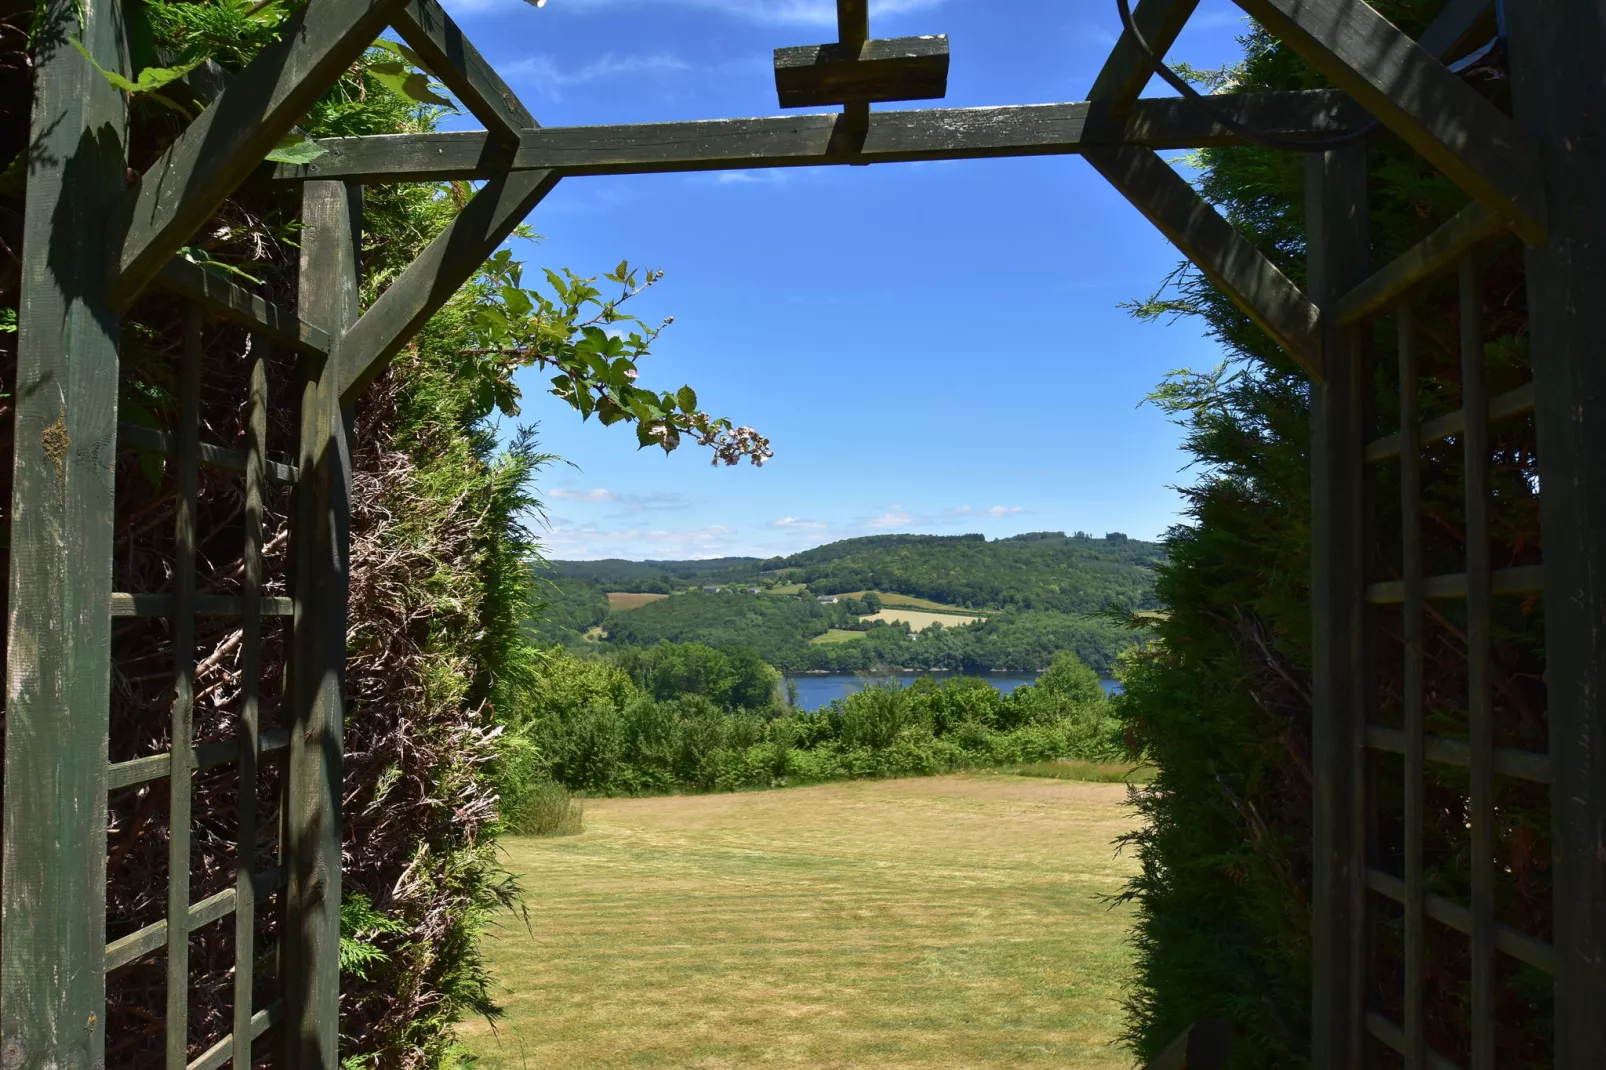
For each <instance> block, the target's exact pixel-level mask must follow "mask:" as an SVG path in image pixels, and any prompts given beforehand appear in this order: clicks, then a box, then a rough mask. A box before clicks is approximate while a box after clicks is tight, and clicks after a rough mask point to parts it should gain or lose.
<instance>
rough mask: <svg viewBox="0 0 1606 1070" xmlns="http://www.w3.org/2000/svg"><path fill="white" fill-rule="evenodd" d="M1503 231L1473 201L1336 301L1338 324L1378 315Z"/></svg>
mask: <svg viewBox="0 0 1606 1070" xmlns="http://www.w3.org/2000/svg"><path fill="white" fill-rule="evenodd" d="M1505 229H1506V227H1505V224H1504V223H1503V222H1502V221H1501V220H1500V219H1499V218H1498V217H1496V216H1495V215H1494V214H1493V213H1491V212H1490V211H1489V210H1488V209H1487V208H1485V207H1484V206H1483V205H1481V204H1478V203H1477V202H1476V201H1474V202H1473V203H1472V204H1469V205H1467V206H1466V207H1465V208H1463V209H1461V211H1459V212H1457V213H1456V214H1455V215H1453V216H1451V217H1450V218H1449V219H1448V220H1447V221H1446V222H1445V223H1444V225H1443V226H1441V227H1439V229H1437V230H1435V231H1434V232H1433V233H1432V234H1429V235H1428V236H1427V237H1426V238H1423V239H1422V240H1421V241H1420V242H1418V243H1417V244H1415V245H1413V246H1412V247H1411V248H1409V249H1407V250H1406V251H1405V252H1403V253H1401V254H1400V255H1399V256H1398V257H1396V258H1395V259H1394V260H1393V261H1391V262H1390V263H1388V264H1385V265H1384V266H1383V267H1381V268H1379V269H1378V270H1377V271H1375V272H1373V273H1372V274H1371V275H1370V276H1369V277H1368V278H1366V279H1365V280H1364V281H1363V282H1361V283H1360V285H1358V286H1356V287H1355V288H1354V289H1353V290H1351V291H1350V292H1349V293H1347V294H1345V295H1344V296H1343V297H1342V298H1340V299H1339V302H1338V308H1337V313H1336V314H1337V316H1338V322H1339V323H1340V324H1342V325H1343V326H1346V327H1348V326H1350V325H1352V324H1356V323H1359V322H1361V321H1362V320H1364V319H1369V318H1371V317H1372V316H1376V315H1378V314H1379V313H1381V312H1383V311H1384V310H1385V309H1387V308H1389V307H1390V306H1391V305H1393V304H1395V303H1396V302H1398V301H1399V300H1400V299H1402V298H1403V297H1405V296H1406V295H1407V294H1409V293H1410V292H1411V291H1412V290H1414V289H1416V288H1417V287H1418V286H1421V285H1422V284H1423V283H1425V282H1428V281H1429V280H1431V279H1435V278H1437V277H1439V276H1440V275H1442V274H1444V273H1446V272H1448V271H1451V270H1453V269H1454V268H1455V267H1456V265H1457V264H1459V263H1460V262H1461V259H1462V258H1463V257H1464V256H1466V254H1467V253H1469V252H1471V251H1472V250H1473V249H1476V248H1477V247H1478V246H1479V245H1481V244H1482V243H1483V242H1485V241H1487V240H1488V239H1490V238H1492V237H1494V236H1495V235H1496V234H1500V233H1502V232H1503V231H1504V230H1505Z"/></svg>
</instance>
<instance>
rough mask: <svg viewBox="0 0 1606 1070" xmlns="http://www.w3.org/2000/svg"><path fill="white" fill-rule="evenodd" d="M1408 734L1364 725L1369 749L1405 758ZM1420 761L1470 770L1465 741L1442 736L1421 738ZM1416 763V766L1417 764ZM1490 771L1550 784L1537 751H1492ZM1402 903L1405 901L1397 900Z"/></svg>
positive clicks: (1547, 767)
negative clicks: (1492, 768)
mask: <svg viewBox="0 0 1606 1070" xmlns="http://www.w3.org/2000/svg"><path fill="white" fill-rule="evenodd" d="M1409 742H1410V739H1409V734H1408V733H1406V732H1403V731H1401V730H1400V729H1398V728H1385V727H1383V726H1381V725H1368V726H1367V728H1366V745H1367V746H1368V747H1370V748H1372V749H1373V750H1380V751H1387V752H1388V753H1390V754H1399V755H1408V754H1409V753H1410V752H1409V751H1408V750H1407V747H1408V745H1409ZM1421 754H1422V759H1421V760H1422V761H1423V762H1438V763H1439V764H1441V765H1454V766H1459V767H1460V768H1462V769H1471V768H1472V747H1471V745H1470V744H1468V743H1467V742H1466V741H1465V740H1461V739H1446V738H1444V737H1443V736H1430V735H1424V736H1423V737H1422V750H1421ZM1419 764H1420V763H1419ZM1494 769H1495V773H1496V774H1498V775H1499V776H1508V777H1515V778H1516V779H1518V780H1530V781H1532V782H1533V783H1535V784H1549V783H1550V755H1548V754H1541V753H1539V752H1538V751H1527V750H1517V749H1515V748H1512V747H1498V748H1496V749H1495V752H1494ZM1401 902H1405V900H1403V899H1402V900H1401Z"/></svg>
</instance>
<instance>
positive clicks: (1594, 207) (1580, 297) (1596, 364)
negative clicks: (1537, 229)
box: [1506, 0, 1606, 1070]
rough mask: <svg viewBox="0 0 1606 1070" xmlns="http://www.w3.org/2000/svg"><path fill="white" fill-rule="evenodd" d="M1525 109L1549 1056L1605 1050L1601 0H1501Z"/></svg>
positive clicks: (1604, 37) (1574, 1061) (1605, 117)
mask: <svg viewBox="0 0 1606 1070" xmlns="http://www.w3.org/2000/svg"><path fill="white" fill-rule="evenodd" d="M1506 17H1507V22H1508V28H1509V32H1510V59H1511V74H1512V95H1513V102H1514V105H1515V110H1516V116H1517V119H1518V122H1520V123H1521V124H1522V127H1523V129H1524V130H1525V131H1527V133H1528V134H1529V135H1530V136H1531V137H1533V138H1534V139H1535V140H1536V141H1537V142H1538V144H1539V152H1540V155H1541V157H1542V159H1543V161H1544V172H1545V177H1546V181H1547V183H1548V190H1547V193H1548V199H1549V201H1550V203H1551V204H1552V205H1553V206H1554V213H1555V215H1554V220H1553V224H1554V225H1553V227H1552V229H1551V232H1550V237H1549V238H1548V239H1547V240H1546V241H1545V243H1544V244H1542V245H1540V246H1539V247H1537V248H1534V249H1530V250H1529V251H1528V258H1527V267H1528V280H1527V282H1528V326H1529V332H1530V352H1531V355H1532V358H1531V359H1532V361H1533V373H1534V389H1535V395H1536V398H1537V408H1536V411H1535V424H1536V429H1537V432H1538V436H1539V474H1540V480H1541V484H1540V485H1541V487H1542V488H1543V494H1542V495H1541V498H1540V527H1541V530H1542V532H1543V536H1544V554H1545V596H1544V613H1545V641H1546V650H1545V657H1546V664H1545V678H1546V682H1547V684H1548V693H1549V701H1548V712H1549V717H1550V750H1551V754H1552V755H1553V760H1554V762H1555V783H1554V785H1553V786H1552V789H1551V797H1550V798H1551V803H1550V805H1551V822H1552V832H1551V834H1552V837H1553V846H1552V857H1553V866H1554V868H1553V870H1552V873H1553V881H1554V889H1555V890H1554V896H1555V898H1554V902H1555V914H1554V919H1555V921H1554V928H1555V942H1556V954H1557V965H1556V988H1555V1000H1556V1003H1555V1026H1554V1030H1555V1032H1554V1036H1555V1043H1556V1054H1555V1065H1556V1067H1557V1068H1558V1070H1584V1068H1585V1067H1594V1066H1599V1065H1600V1062H1601V1053H1602V1052H1606V1014H1602V1013H1601V1008H1602V1007H1606V866H1603V865H1602V863H1601V855H1602V851H1601V845H1602V844H1606V706H1603V704H1602V696H1603V695H1606V466H1603V465H1602V464H1601V463H1600V458H1602V457H1606V361H1602V359H1601V324H1600V316H1601V309H1603V308H1606V258H1603V256H1602V253H1601V250H1602V249H1603V248H1606V200H1603V199H1602V198H1601V196H1600V191H1601V190H1602V189H1606V82H1602V80H1601V78H1600V76H1599V75H1600V65H1599V64H1598V62H1596V59H1595V57H1599V56H1601V55H1606V9H1603V8H1602V7H1601V5H1600V4H1598V3H1593V2H1591V0H1525V2H1524V3H1521V4H1507V5H1506Z"/></svg>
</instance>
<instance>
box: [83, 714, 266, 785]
mask: <svg viewBox="0 0 1606 1070" xmlns="http://www.w3.org/2000/svg"><path fill="white" fill-rule="evenodd" d="M289 738H290V737H289V736H288V734H286V733H285V731H284V730H283V729H270V730H269V731H267V732H264V733H262V736H261V739H260V740H259V741H258V742H257V744H256V748H257V754H258V755H259V756H260V755H263V754H274V753H277V752H278V751H281V750H283V749H284V748H285V747H286V746H288V745H289ZM241 746H242V741H241V740H240V739H239V738H234V739H219V740H215V741H213V742H211V743H202V744H200V745H199V746H197V747H196V748H195V768H196V770H197V771H200V772H205V771H206V770H208V769H216V768H217V767H218V766H222V765H229V764H231V763H235V762H238V761H239V760H240V747H241ZM172 765H173V756H172V755H171V754H152V755H148V756H146V757H144V758H135V759H133V760H132V761H127V762H115V763H113V764H112V765H111V766H110V767H108V769H107V777H106V784H107V790H108V791H121V790H122V789H124V788H133V787H138V786H139V785H141V784H150V783H153V782H155V781H158V780H161V779H163V778H165V777H166V776H167V774H168V771H169V770H170V769H171V768H172Z"/></svg>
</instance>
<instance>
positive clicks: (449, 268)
mask: <svg viewBox="0 0 1606 1070" xmlns="http://www.w3.org/2000/svg"><path fill="white" fill-rule="evenodd" d="M557 184H558V175H557V174H556V173H555V172H552V171H520V172H517V173H514V174H508V175H501V176H499V177H497V178H493V179H491V181H489V182H487V183H486V184H485V186H484V187H483V188H482V189H481V190H480V191H479V192H478V193H476V194H475V195H474V196H473V197H472V198H470V200H469V202H468V203H467V204H466V205H464V206H463V209H462V211H460V212H459V213H458V215H457V218H456V219H454V220H452V223H451V225H450V226H448V227H447V228H446V229H445V230H443V231H441V233H440V234H439V235H437V236H436V238H435V240H434V241H432V242H430V243H429V246H428V247H427V248H426V249H425V250H424V251H423V252H422V253H420V254H419V255H418V259H416V260H414V261H413V262H412V263H411V264H409V265H408V267H407V270H406V271H403V272H402V273H401V275H400V276H399V277H398V278H397V279H396V280H395V281H394V282H392V283H391V284H390V287H389V288H388V289H386V290H385V292H384V293H382V294H380V295H379V299H378V300H376V301H375V302H374V303H373V305H372V306H371V307H370V308H369V309H368V311H367V312H365V313H364V314H363V317H362V319H360V320H358V321H357V322H356V323H355V324H353V325H352V327H351V328H350V329H348V330H347V331H346V333H345V334H343V335H342V336H341V338H340V342H339V346H338V348H339V350H340V360H341V369H340V390H339V394H340V399H341V402H342V404H350V403H351V402H353V401H355V400H356V398H357V395H358V394H360V393H361V392H362V389H363V387H365V386H367V385H368V384H369V383H370V382H372V381H373V380H374V378H375V377H376V376H378V375H379V373H380V372H382V371H383V370H384V369H385V365H386V364H387V363H388V362H389V361H390V358H391V357H393V356H395V355H396V353H397V352H398V351H400V349H401V347H402V346H404V345H406V344H407V342H408V340H409V339H410V338H412V336H413V334H414V333H415V332H416V331H417V330H418V329H419V328H420V327H422V326H423V325H424V324H425V323H426V322H428V320H429V318H430V317H431V316H433V315H434V314H435V313H436V312H437V311H439V309H440V307H441V306H442V305H444V304H445V303H446V302H447V301H449V300H451V297H452V295H453V294H455V293H456V292H457V291H458V288H459V287H461V286H462V285H463V283H465V282H467V281H468V279H469V277H470V276H471V275H473V274H474V272H475V271H477V270H479V267H480V265H481V264H483V263H485V259H486V257H488V256H490V255H491V254H492V253H494V252H495V251H496V247H497V246H499V245H501V244H502V243H503V242H504V241H506V240H507V237H508V235H509V234H512V233H513V228H515V227H517V226H518V225H519V224H520V223H521V222H523V220H524V217H525V216H527V215H529V214H530V211H531V210H532V209H533V208H534V207H535V206H536V205H537V204H540V203H541V200H542V198H544V197H545V196H546V195H547V194H548V193H550V192H551V191H552V188H553V187H554V186H556V185H557Z"/></svg>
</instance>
